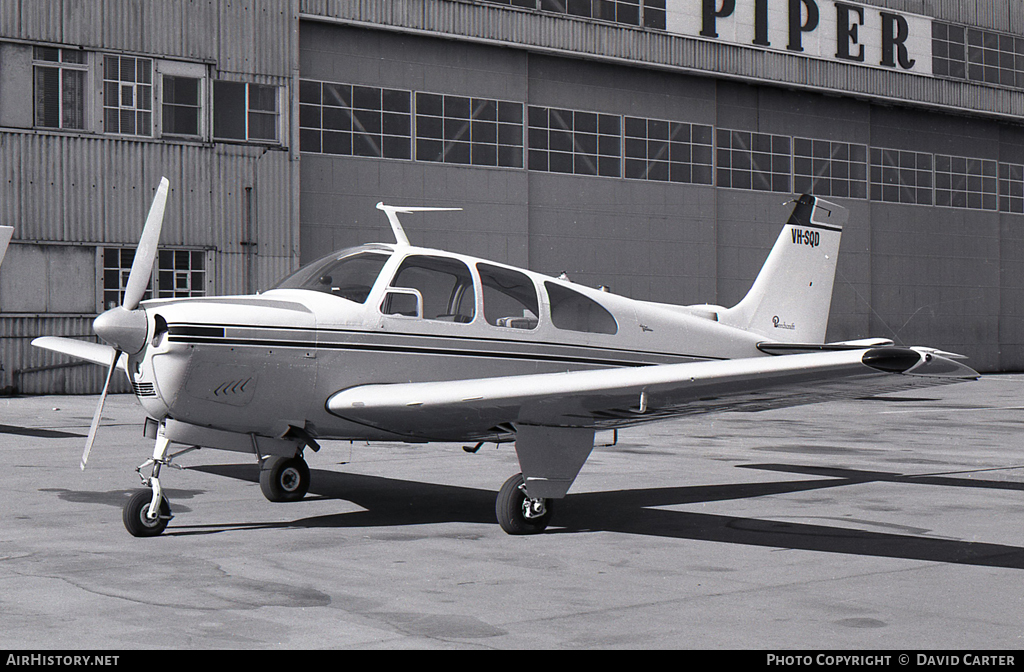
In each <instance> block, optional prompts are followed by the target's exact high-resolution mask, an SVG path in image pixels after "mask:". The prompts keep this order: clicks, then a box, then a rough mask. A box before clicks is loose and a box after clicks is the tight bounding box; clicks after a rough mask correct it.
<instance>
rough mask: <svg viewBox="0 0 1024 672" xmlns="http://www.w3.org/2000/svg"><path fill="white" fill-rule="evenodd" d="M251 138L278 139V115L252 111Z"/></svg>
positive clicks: (250, 117) (250, 118) (250, 120)
mask: <svg viewBox="0 0 1024 672" xmlns="http://www.w3.org/2000/svg"><path fill="white" fill-rule="evenodd" d="M249 138H250V139H253V140H277V115H276V114H265V113H263V112H250V113H249Z"/></svg>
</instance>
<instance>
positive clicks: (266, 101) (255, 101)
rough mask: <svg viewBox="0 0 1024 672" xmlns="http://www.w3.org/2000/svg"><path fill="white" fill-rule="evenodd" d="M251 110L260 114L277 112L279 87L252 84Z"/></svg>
mask: <svg viewBox="0 0 1024 672" xmlns="http://www.w3.org/2000/svg"><path fill="white" fill-rule="evenodd" d="M249 109H250V110H257V111H260V112H277V87H276V86H264V85H262V84H250V85H249Z"/></svg>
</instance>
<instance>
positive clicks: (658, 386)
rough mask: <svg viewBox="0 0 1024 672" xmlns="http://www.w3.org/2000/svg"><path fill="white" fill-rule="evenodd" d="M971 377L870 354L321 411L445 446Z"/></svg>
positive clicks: (401, 390) (916, 360)
mask: <svg viewBox="0 0 1024 672" xmlns="http://www.w3.org/2000/svg"><path fill="white" fill-rule="evenodd" d="M977 377H978V373H977V372H976V371H974V370H973V369H971V368H969V367H967V366H964V365H963V364H961V363H959V362H956V361H953V360H952V359H949V358H947V357H945V356H943V355H941V354H937V351H934V350H929V349H926V348H900V347H880V348H865V349H860V350H844V351H836V352H816V353H808V354H792V355H780V356H775V357H751V358H745V359H733V360H719V361H700V362H690V363H683V364H664V365H657V366H643V367H637V368H616V369H601V370H591V371H573V372H567V373H547V374H530V375H522V376H505V377H498V378H478V379H471V380H456V381H446V382H425V383H395V384H389V385H388V384H374V385H362V386H358V387H353V388H349V389H346V390H342V391H339V392H337V393H335V394H334V395H332V396H331V397H330V398H329V399H328V400H327V410H328V411H330V412H331V413H333V414H334V415H336V416H339V417H341V418H345V419H347V420H350V421H353V422H357V423H360V424H364V425H369V426H373V427H377V428H380V429H385V430H389V431H392V432H395V433H397V434H401V435H404V436H406V437H409V438H414V439H423V440H451V441H455V440H467V439H472V438H480V439H483V438H485V437H488V436H494V435H496V434H501V433H506V434H507V433H508V432H509V429H508V428H507V424H506V423H512V424H515V425H537V426H544V427H578V428H593V429H611V428H617V427H624V426H629V425H634V424H639V423H643V422H649V421H652V420H658V419H662V418H667V417H674V416H684V415H693V414H703V413H712V412H723V411H760V410H767V409H772V408H783V407H786V406H794V405H803V404H813V403H819V402H824V401H830V400H834V399H844V398H855V397H863V396H868V395H872V394H879V393H884V392H895V391H900V390H905V389H911V388H915V387H927V386H932V385H946V384H950V383H956V382H961V381H965V380H973V379H975V378H977ZM503 424H504V425H505V426H506V429H504V430H503V429H502V427H501V426H502V425H503Z"/></svg>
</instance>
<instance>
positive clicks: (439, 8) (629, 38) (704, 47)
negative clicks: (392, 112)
mask: <svg viewBox="0 0 1024 672" xmlns="http://www.w3.org/2000/svg"><path fill="white" fill-rule="evenodd" d="M869 4H873V5H878V6H882V7H888V8H892V9H897V10H902V11H906V12H913V13H917V14H922V15H925V16H934V17H936V18H941V19H943V20H946V21H952V22H954V23H962V24H965V25H975V26H979V27H983V28H989V29H993V30H1002V31H1012V32H1016V33H1018V34H1020V33H1021V32H1022V31H1024V10H1022V9H1021V5H1022V4H1024V3H1021V2H1020V1H1019V0H993V1H988V0H970V1H968V2H962V3H961V2H956V1H955V0H935V1H932V0H927V1H925V0H871V1H870V2H869ZM300 8H301V11H302V16H304V17H305V18H309V19H318V18H319V19H325V20H337V21H341V22H345V23H352V24H357V25H359V24H363V25H377V26H380V27H385V28H390V29H393V30H403V31H411V32H417V33H426V34H435V35H448V36H453V37H458V38H462V39H469V40H475V41H484V42H489V43H494V44H499V45H514V46H519V47H525V48H530V49H534V50H538V51H543V52H557V53H566V54H573V55H583V56H587V57H591V58H595V59H599V60H604V61H613V62H616V61H617V62H623V61H625V62H636V61H642V62H644V63H646V64H649V65H650V66H652V67H664V68H671V69H674V70H683V71H688V72H695V73H701V72H703V73H714V74H715V76H718V77H723V76H724V77H730V78H735V79H740V80H747V81H757V82H766V81H768V82H780V83H785V84H789V85H793V86H795V87H801V88H812V89H814V90H818V91H822V90H824V91H834V92H836V93H841V94H844V95H849V94H853V95H860V96H864V97H869V98H872V99H877V100H884V101H891V102H902V103H906V102H916V103H919V104H921V105H925V106H929V107H941V108H943V109H947V110H948V109H956V110H960V111H963V112H969V113H979V112H982V113H989V114H991V115H995V116H1000V117H1004V118H1013V119H1017V118H1019V117H1021V116H1024V91H1020V90H1010V89H997V88H994V87H989V86H984V85H979V84H973V83H968V82H962V81H951V80H944V79H939V78H932V77H925V76H919V75H909V74H903V73H898V72H890V71H887V70H882V69H878V68H867V67H860V66H855V65H848V64H845V63H839V62H833V61H820V60H814V59H810V58H804V57H801V56H794V55H790V54H786V53H782V52H775V51H762V50H758V49H750V48H745V47H738V46H732V45H728V44H724V43H718V42H710V41H707V40H699V39H694V38H688V37H682V36H678V35H671V34H668V33H664V32H661V31H653V30H642V29H638V28H633V27H620V26H616V25H613V24H609V23H602V22H597V21H591V20H583V19H577V18H575V17H568V16H564V15H562V16H559V15H551V14H543V13H538V12H530V11H521V10H513V9H510V8H508V7H501V6H500V5H495V4H490V3H486V2H473V1H472V0H347V1H344V2H342V1H338V0H301V2H300Z"/></svg>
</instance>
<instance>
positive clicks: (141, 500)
mask: <svg viewBox="0 0 1024 672" xmlns="http://www.w3.org/2000/svg"><path fill="white" fill-rule="evenodd" d="M152 501H153V491H152V490H139V491H137V492H135V494H133V495H132V496H131V499H129V500H128V503H127V504H125V505H124V509H123V510H122V511H121V515H122V518H123V520H124V526H125V529H127V530H128V532H129V533H131V535H132V536H133V537H155V536H157V535H158V534H160V533H161V532H163V531H164V529H166V528H167V523H168V521H170V519H171V505H170V504H169V503H168V502H167V498H161V500H160V510H159V511H158V512H157V515H156V518H150V517H149V504H150V502H152Z"/></svg>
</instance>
